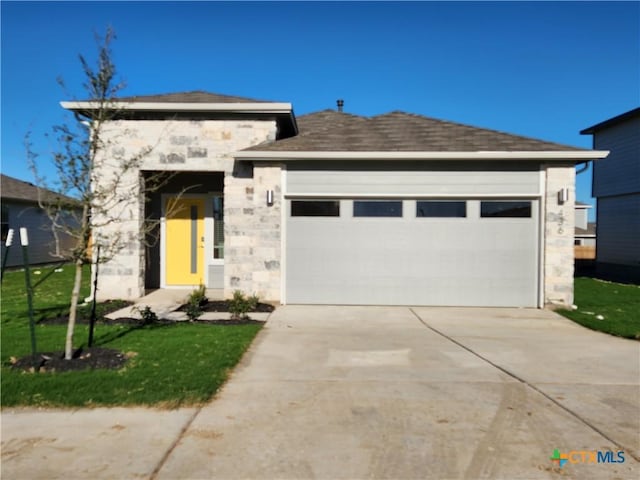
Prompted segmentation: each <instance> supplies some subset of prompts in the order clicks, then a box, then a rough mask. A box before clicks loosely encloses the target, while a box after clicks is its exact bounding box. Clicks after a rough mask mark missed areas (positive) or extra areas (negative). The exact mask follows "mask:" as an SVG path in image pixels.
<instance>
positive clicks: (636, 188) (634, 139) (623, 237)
mask: <svg viewBox="0 0 640 480" xmlns="http://www.w3.org/2000/svg"><path fill="white" fill-rule="evenodd" d="M580 133H581V134H583V135H593V148H595V149H606V150H610V151H611V155H609V157H608V158H607V159H606V160H605V161H602V162H595V164H594V166H593V188H592V190H593V192H592V194H593V196H594V197H596V198H597V205H596V219H597V227H596V233H597V238H598V242H597V246H596V271H597V273H599V274H601V275H606V276H609V277H612V278H620V279H624V280H632V281H635V282H640V108H636V109H634V110H630V111H628V112H626V113H623V114H622V115H618V116H616V117H613V118H610V119H608V120H605V121H604V122H601V123H598V124H597V125H593V126H592V127H589V128H586V129H584V130H582V131H581V132H580Z"/></svg>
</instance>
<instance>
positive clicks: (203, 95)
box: [117, 90, 274, 103]
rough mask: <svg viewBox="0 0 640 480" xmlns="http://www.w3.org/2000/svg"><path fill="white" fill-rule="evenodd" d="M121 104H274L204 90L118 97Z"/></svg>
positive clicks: (267, 101)
mask: <svg viewBox="0 0 640 480" xmlns="http://www.w3.org/2000/svg"><path fill="white" fill-rule="evenodd" d="M117 101H120V102H152V103H274V102H273V101H269V100H255V99H253V98H247V97H236V96H233V95H221V94H219V93H210V92H205V91H202V90H193V91H191V92H176V93H163V94H160V95H135V96H132V97H118V98H117Z"/></svg>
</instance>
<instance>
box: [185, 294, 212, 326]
mask: <svg viewBox="0 0 640 480" xmlns="http://www.w3.org/2000/svg"><path fill="white" fill-rule="evenodd" d="M206 302H207V297H206V294H205V288H204V285H200V286H199V287H198V288H196V289H195V290H194V291H193V292H191V293H190V294H189V298H188V300H187V308H186V314H187V317H188V318H189V321H191V322H193V321H195V320H197V319H198V318H200V316H201V315H202V313H203V310H202V305H203V304H205V303H206Z"/></svg>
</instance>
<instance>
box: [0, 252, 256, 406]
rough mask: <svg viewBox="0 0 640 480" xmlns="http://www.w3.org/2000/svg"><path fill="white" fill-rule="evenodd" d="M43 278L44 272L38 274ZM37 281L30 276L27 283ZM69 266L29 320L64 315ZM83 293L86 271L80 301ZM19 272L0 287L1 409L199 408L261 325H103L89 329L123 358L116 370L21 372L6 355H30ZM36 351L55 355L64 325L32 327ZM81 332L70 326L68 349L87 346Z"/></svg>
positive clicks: (45, 288)
mask: <svg viewBox="0 0 640 480" xmlns="http://www.w3.org/2000/svg"><path fill="white" fill-rule="evenodd" d="M40 270H41V271H42V275H44V274H45V273H46V272H47V271H48V269H46V268H42V269H40ZM38 278H39V277H37V276H34V277H33V279H34V281H37V280H38ZM72 283H73V268H72V267H71V266H69V265H68V266H65V267H64V268H63V272H60V273H54V274H53V275H52V276H51V277H50V278H49V279H47V280H46V281H45V282H44V283H43V284H42V285H40V287H38V289H37V290H36V294H35V299H34V308H35V311H36V317H35V318H36V320H39V319H41V318H49V317H52V316H54V317H55V316H57V315H60V314H63V313H66V312H67V311H68V305H69V295H70V292H71V286H72ZM88 295H89V275H88V270H87V271H85V275H84V281H83V289H82V292H81V298H84V297H86V296H88ZM26 304H27V302H26V294H25V287H24V274H23V273H22V272H6V273H5V278H4V280H3V284H2V310H1V311H2V314H1V322H2V331H1V341H2V352H1V355H0V361H1V363H2V366H1V369H2V379H1V384H2V385H1V386H2V390H1V403H2V406H3V407H8V406H17V405H31V406H69V407H70V406H73V407H76V406H98V405H156V406H162V407H167V408H173V407H177V406H181V405H194V404H200V403H203V402H206V401H207V400H209V399H210V398H211V397H212V396H213V394H214V393H215V392H216V391H217V390H218V389H219V388H220V386H221V385H222V384H223V383H224V382H225V380H226V378H227V376H228V373H229V371H230V370H231V369H232V368H233V367H234V366H235V365H236V364H237V362H238V361H239V360H240V358H241V357H242V355H243V353H244V352H245V350H246V349H247V347H248V346H249V344H250V343H251V341H252V340H253V338H254V337H255V335H256V334H257V333H258V331H259V330H260V328H261V326H260V325H233V326H229V325H224V326H218V325H203V324H175V325H158V324H156V325H148V326H144V327H140V326H130V325H104V324H101V323H99V324H98V325H97V326H96V331H95V341H96V342H95V343H96V345H97V346H102V347H105V348H112V349H117V350H120V351H122V352H126V353H129V355H130V357H131V358H130V360H129V362H128V363H127V365H126V366H125V367H124V368H122V369H120V370H88V371H82V372H65V373H37V374H34V373H24V372H20V371H16V370H14V369H13V368H11V366H10V359H11V357H22V356H25V355H28V354H30V348H31V347H30V337H29V321H28V315H27V308H26ZM36 332H37V334H36V335H37V341H38V351H42V352H44V351H54V350H62V349H63V347H64V338H65V334H66V325H44V324H39V325H37V327H36ZM87 335H88V328H87V326H86V325H77V326H76V333H75V342H74V347H76V348H77V347H80V346H82V344H86V340H87Z"/></svg>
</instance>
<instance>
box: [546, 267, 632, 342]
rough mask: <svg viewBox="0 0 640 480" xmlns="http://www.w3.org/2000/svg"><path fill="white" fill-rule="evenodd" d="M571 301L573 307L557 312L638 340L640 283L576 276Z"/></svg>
mask: <svg viewBox="0 0 640 480" xmlns="http://www.w3.org/2000/svg"><path fill="white" fill-rule="evenodd" d="M574 304H575V305H576V306H577V307H578V309H577V310H559V312H558V313H561V314H562V315H564V316H565V317H567V318H570V319H571V320H573V321H574V322H576V323H579V324H580V325H584V326H585V327H587V328H591V329H593V330H599V331H601V332H605V333H610V334H612V335H617V336H619V337H626V338H635V339H640V286H638V285H623V284H620V283H613V282H605V281H603V280H597V279H593V278H576V280H575V299H574ZM598 315H601V316H602V317H604V319H603V320H599V319H598V318H597V316H598Z"/></svg>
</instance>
